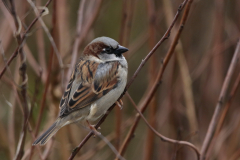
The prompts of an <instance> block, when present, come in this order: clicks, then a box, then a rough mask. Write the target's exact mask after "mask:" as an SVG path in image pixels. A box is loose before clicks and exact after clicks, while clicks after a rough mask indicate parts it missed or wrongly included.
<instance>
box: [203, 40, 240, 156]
mask: <svg viewBox="0 0 240 160" xmlns="http://www.w3.org/2000/svg"><path fill="white" fill-rule="evenodd" d="M239 50H240V40H239V41H238V44H237V47H236V50H235V53H234V56H233V58H232V61H231V64H230V66H229V69H228V72H227V75H226V78H225V80H224V83H223V86H222V90H221V93H220V95H219V98H218V103H217V105H216V108H215V111H214V114H213V116H212V119H211V122H210V124H209V127H208V131H207V134H206V136H205V139H204V141H203V145H202V149H201V160H204V159H205V158H206V154H207V151H208V148H209V146H210V144H211V142H212V139H213V136H214V134H215V131H216V128H217V124H218V121H219V119H220V116H221V112H222V109H223V107H224V108H225V105H224V104H225V101H226V98H227V90H228V88H229V85H230V82H231V80H232V77H233V73H234V69H235V68H236V65H237V62H238V60H239V58H240V52H239Z"/></svg>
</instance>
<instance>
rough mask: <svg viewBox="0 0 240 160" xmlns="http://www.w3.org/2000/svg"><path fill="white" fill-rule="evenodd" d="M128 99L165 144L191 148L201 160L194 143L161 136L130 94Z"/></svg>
mask: <svg viewBox="0 0 240 160" xmlns="http://www.w3.org/2000/svg"><path fill="white" fill-rule="evenodd" d="M126 95H127V97H128V98H129V100H130V102H131V103H132V104H133V106H134V108H135V109H136V111H137V112H138V114H139V115H140V117H141V118H142V119H143V120H144V122H145V123H146V124H147V126H148V127H149V128H150V129H151V130H152V131H153V132H154V133H155V135H156V136H158V137H159V138H160V139H161V140H162V141H163V142H169V143H172V144H180V145H185V146H188V147H190V148H192V149H193V150H194V151H195V152H196V154H197V157H198V159H199V158H200V152H199V151H198V149H197V148H196V146H194V145H193V144H192V143H189V142H186V141H178V140H174V139H171V138H167V137H165V136H163V135H161V134H160V133H159V132H158V131H156V130H155V129H154V128H153V127H152V126H151V125H150V124H149V123H148V121H147V119H146V118H145V117H144V115H143V114H142V112H141V111H140V110H139V109H138V107H137V105H136V104H135V102H134V101H133V99H132V97H131V96H130V95H129V93H128V92H127V93H126Z"/></svg>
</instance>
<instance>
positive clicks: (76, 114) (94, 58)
mask: <svg viewBox="0 0 240 160" xmlns="http://www.w3.org/2000/svg"><path fill="white" fill-rule="evenodd" d="M127 51H128V49H127V48H125V47H123V46H121V45H119V44H118V42H116V41H115V40H113V39H111V38H108V37H99V38H96V39H94V40H93V41H92V42H91V43H90V44H88V45H87V46H86V47H85V49H84V50H83V55H82V56H81V57H80V58H79V60H78V62H77V63H76V65H75V69H74V70H73V72H72V75H71V79H70V81H69V83H68V85H67V89H66V91H65V93H64V94H63V96H62V99H61V101H60V105H59V106H60V107H59V108H60V112H59V116H58V118H57V120H56V121H55V123H54V124H53V125H52V126H51V127H50V128H49V129H48V130H47V131H46V132H45V133H43V134H42V135H41V136H40V137H39V138H38V139H37V140H36V141H35V142H34V143H33V145H37V144H40V145H44V144H46V143H47V141H48V140H49V139H50V138H51V137H52V136H53V135H54V134H55V133H56V132H57V131H58V130H59V129H60V128H62V127H63V126H65V125H68V124H70V123H74V122H77V121H85V122H87V124H88V125H89V127H90V128H91V129H93V127H92V126H91V125H90V124H89V121H90V122H92V121H95V120H97V119H98V118H100V117H101V116H102V115H104V113H105V112H106V111H107V110H108V109H109V108H110V107H111V106H112V105H113V104H114V103H115V102H116V101H117V100H118V98H119V97H120V95H121V94H122V92H123V90H124V88H125V86H126V82H127V73H128V64H127V61H126V59H125V57H124V56H123V55H122V53H124V52H127ZM94 129H95V128H94Z"/></svg>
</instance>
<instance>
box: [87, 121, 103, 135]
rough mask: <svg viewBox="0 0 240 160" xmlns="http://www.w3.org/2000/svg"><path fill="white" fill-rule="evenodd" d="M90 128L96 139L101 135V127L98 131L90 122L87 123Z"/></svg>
mask: <svg viewBox="0 0 240 160" xmlns="http://www.w3.org/2000/svg"><path fill="white" fill-rule="evenodd" d="M87 124H88V127H89V128H90V129H91V131H92V132H93V134H94V137H96V136H98V135H101V133H100V132H98V131H97V129H101V128H100V127H98V128H97V129H96V128H95V125H91V124H90V123H89V122H88V121H87Z"/></svg>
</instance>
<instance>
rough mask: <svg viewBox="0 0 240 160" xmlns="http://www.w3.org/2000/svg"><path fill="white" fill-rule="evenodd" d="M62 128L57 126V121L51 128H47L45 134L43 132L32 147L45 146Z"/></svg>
mask: <svg viewBox="0 0 240 160" xmlns="http://www.w3.org/2000/svg"><path fill="white" fill-rule="evenodd" d="M61 127H62V126H61V125H59V120H57V121H56V122H55V123H53V125H52V126H51V127H49V128H48V130H47V131H46V132H44V133H43V134H42V135H41V136H40V137H38V139H36V140H35V142H33V144H32V145H34V146H35V145H37V144H40V145H45V144H46V143H47V141H48V140H49V139H50V138H52V136H53V135H54V134H55V133H56V132H57V131H58V130H59V129H60V128H61Z"/></svg>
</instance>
